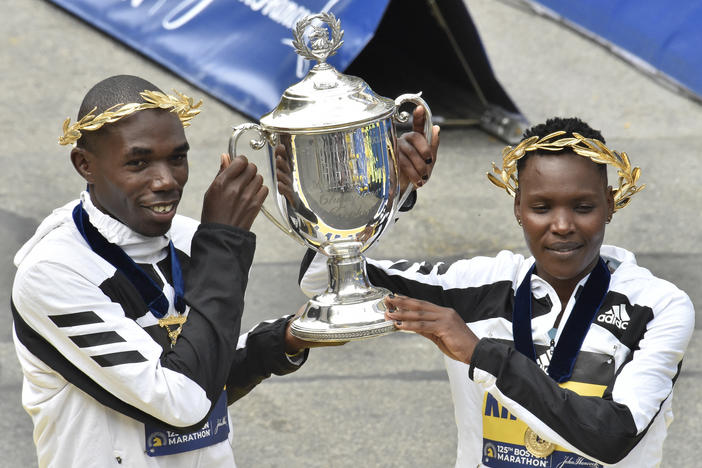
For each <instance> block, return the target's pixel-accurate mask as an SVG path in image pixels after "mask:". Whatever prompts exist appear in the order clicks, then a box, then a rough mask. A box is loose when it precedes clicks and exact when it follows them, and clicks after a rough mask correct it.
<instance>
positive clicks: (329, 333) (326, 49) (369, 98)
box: [229, 13, 432, 342]
mask: <svg viewBox="0 0 702 468" xmlns="http://www.w3.org/2000/svg"><path fill="white" fill-rule="evenodd" d="M325 24H326V26H328V28H329V30H327V28H326V27H325V26H324V25H325ZM308 30H309V32H308ZM329 33H330V34H329ZM330 35H331V37H330ZM293 36H294V40H293V46H294V47H295V50H296V51H297V53H298V54H299V55H301V56H302V57H304V58H306V59H309V60H317V61H318V63H317V64H316V65H315V66H314V67H313V68H312V69H311V70H310V71H309V73H308V74H307V76H306V77H305V78H304V79H302V81H300V82H298V83H296V84H294V85H292V86H290V87H289V88H288V89H287V90H285V92H284V93H283V96H282V98H281V100H280V103H279V104H278V106H277V107H276V108H275V109H274V110H273V111H271V112H269V113H268V114H266V115H264V116H263V117H261V121H260V125H259V124H252V123H247V124H242V125H239V126H237V127H235V128H234V131H233V133H232V135H231V137H230V139H229V153H230V154H231V155H236V154H237V150H236V145H237V141H238V139H239V137H240V136H241V135H242V134H243V133H244V132H246V131H249V130H254V131H256V132H257V133H258V138H255V139H253V140H251V141H250V142H249V144H250V146H251V148H253V149H261V148H263V147H264V146H266V144H267V146H268V153H269V156H270V165H271V172H272V174H273V185H272V187H275V188H276V190H275V195H274V198H275V199H274V203H275V204H276V206H277V208H278V210H279V212H280V215H281V216H282V219H283V220H282V221H279V220H278V219H277V218H276V217H275V216H273V215H272V214H271V213H270V211H269V210H267V209H265V208H263V209H262V211H263V213H264V214H265V215H266V217H267V218H268V219H269V220H271V221H272V222H273V223H274V224H275V225H276V226H277V227H278V228H280V229H281V230H282V231H283V232H285V233H286V234H288V235H289V236H290V237H292V238H293V239H295V240H296V241H298V242H300V243H301V244H303V245H305V246H307V247H309V248H311V249H314V250H316V251H318V252H321V253H323V254H324V255H326V256H328V257H329V258H328V260H327V265H328V272H329V283H328V288H327V290H326V291H325V292H324V293H322V294H319V295H317V296H315V297H314V298H313V299H311V300H310V301H309V302H308V303H307V306H306V308H305V311H304V313H303V315H302V316H300V317H298V318H297V319H295V320H294V322H293V323H292V325H291V332H292V334H293V335H295V336H297V337H298V338H301V339H304V340H308V341H327V342H334V341H337V342H341V341H349V340H357V339H362V338H368V337H371V336H379V335H384V334H387V333H390V332H392V331H395V330H396V328H395V326H394V325H393V323H392V322H390V321H386V320H385V318H384V312H385V303H384V302H383V299H384V298H385V297H386V296H387V295H388V294H389V293H390V291H388V290H387V289H385V288H378V287H375V286H372V285H371V284H370V282H369V281H368V276H367V274H366V268H365V259H364V257H363V252H364V251H365V250H366V249H367V248H368V247H370V246H371V245H372V244H373V242H374V241H375V240H376V239H378V237H379V236H380V235H381V234H382V233H383V231H384V230H385V229H386V228H387V226H388V224H389V223H391V222H392V221H393V219H394V215H395V213H396V212H397V210H398V209H399V207H400V206H401V203H402V202H403V201H404V198H405V197H406V196H407V195H408V194H409V191H410V190H411V186H410V187H409V188H408V190H407V191H406V192H405V194H403V196H401V194H400V181H399V172H398V161H397V154H396V143H397V141H396V133H395V121H398V122H406V121H407V120H408V119H409V114H408V113H407V112H400V106H401V105H403V104H404V103H414V104H416V105H418V106H422V107H423V108H424V111H425V115H426V125H425V128H424V134H425V135H426V137H427V139H428V140H429V142H430V143H431V134H432V121H431V111H430V110H429V107H428V106H427V104H426V103H425V102H424V100H423V99H421V97H420V95H419V94H403V95H402V96H400V97H398V98H397V99H395V100H394V101H393V100H391V99H387V98H384V97H381V96H378V95H377V94H375V93H374V92H373V90H371V89H370V87H369V86H368V85H367V84H366V83H365V82H364V81H363V80H361V79H360V78H357V77H354V76H348V75H344V74H341V73H339V72H338V71H337V70H336V69H335V68H334V67H332V66H331V65H329V64H328V63H326V59H327V57H329V56H331V55H333V54H334V53H336V51H337V50H338V49H339V47H340V46H341V45H342V44H343V41H342V40H341V39H342V37H343V31H342V30H341V27H340V22H339V21H338V20H337V19H336V18H335V17H334V15H332V14H330V13H320V14H317V15H311V16H308V17H305V18H304V19H302V20H301V21H299V22H298V23H297V24H296V26H295V29H294V31H293ZM308 41H309V46H308V45H307V43H308ZM389 72H393V73H395V72H397V73H400V71H399V70H395V71H389Z"/></svg>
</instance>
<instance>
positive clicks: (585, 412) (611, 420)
mask: <svg viewBox="0 0 702 468" xmlns="http://www.w3.org/2000/svg"><path fill="white" fill-rule="evenodd" d="M663 302H664V304H660V307H661V308H658V310H656V309H655V308H654V317H653V318H652V319H651V320H650V321H649V322H648V325H647V327H646V330H645V332H644V334H643V337H642V339H641V340H640V341H639V346H638V349H635V350H633V351H632V352H631V353H630V354H629V356H628V358H627V359H626V361H625V362H624V363H623V364H622V365H621V366H620V367H619V369H618V370H617V374H616V377H615V380H614V382H613V383H612V384H611V385H610V386H609V387H608V388H607V389H606V390H605V392H604V395H603V397H592V396H580V395H578V394H577V393H575V392H573V391H571V390H567V389H564V388H561V387H560V386H558V384H556V382H555V381H554V380H552V379H551V378H550V377H549V376H548V375H547V374H546V373H544V372H543V371H542V370H541V369H540V367H539V366H538V365H537V364H536V363H534V362H533V361H531V360H530V359H528V358H527V357H526V356H524V355H522V354H521V353H519V352H518V351H516V350H515V349H514V348H513V347H511V346H510V345H508V344H505V343H502V342H498V341H496V340H492V339H485V338H484V339H481V340H480V342H479V343H478V346H477V347H476V348H475V351H474V353H473V358H472V362H471V364H470V368H469V377H470V378H471V379H472V380H473V381H474V382H476V383H478V384H479V385H480V386H482V387H483V388H484V390H485V391H488V392H490V394H491V395H493V396H494V397H495V398H496V399H497V400H498V401H499V402H500V403H501V404H502V405H504V406H505V407H506V408H507V409H508V410H509V412H510V413H512V414H513V415H514V416H516V417H517V418H519V419H521V420H523V421H524V422H525V423H526V424H528V425H529V427H530V428H531V429H532V430H534V431H535V432H536V433H537V434H539V435H541V436H542V437H545V438H546V439H548V440H550V441H552V442H554V443H557V444H558V445H561V446H563V447H566V448H568V449H569V450H571V451H573V452H576V453H579V454H581V455H583V456H585V457H587V458H589V459H592V460H594V461H598V462H599V463H605V464H611V463H617V462H618V461H620V460H622V459H623V458H624V457H625V456H626V455H627V454H628V453H629V452H630V451H631V450H632V449H633V448H634V447H635V446H636V444H637V443H638V442H639V441H640V440H641V438H642V437H643V436H644V435H645V434H646V431H647V429H648V427H649V426H650V425H651V424H652V422H653V420H654V418H655V417H657V416H658V413H659V411H660V408H661V406H662V405H663V403H664V401H665V400H666V399H667V398H668V397H669V396H670V394H671V392H672V388H673V385H674V383H675V380H676V378H677V376H678V373H679V371H680V365H681V362H682V357H683V353H684V351H685V348H686V347H687V343H688V342H689V339H690V336H691V333H692V329H693V328H694V310H693V306H692V303H691V302H690V300H689V298H688V297H687V296H686V295H685V294H684V293H681V292H680V293H679V294H677V295H674V296H672V297H671V296H668V297H666V298H664V300H663Z"/></svg>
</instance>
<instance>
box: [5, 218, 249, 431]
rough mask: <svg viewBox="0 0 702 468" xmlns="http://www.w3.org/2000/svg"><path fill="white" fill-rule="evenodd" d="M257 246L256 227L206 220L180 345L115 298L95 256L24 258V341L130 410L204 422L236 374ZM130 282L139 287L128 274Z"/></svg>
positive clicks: (151, 417)
mask: <svg viewBox="0 0 702 468" xmlns="http://www.w3.org/2000/svg"><path fill="white" fill-rule="evenodd" d="M254 249H255V237H254V235H253V234H251V233H250V232H246V231H242V230H239V229H235V228H231V227H229V226H223V225H216V224H203V225H201V226H200V227H199V228H198V230H197V232H196V233H195V235H194V237H193V239H192V244H191V259H190V265H189V269H188V271H187V273H186V275H185V278H184V280H185V290H186V294H185V301H186V303H187V305H188V307H189V311H188V320H187V322H186V323H185V324H184V325H183V329H182V333H181V335H180V337H179V338H178V341H177V343H176V345H175V346H174V347H172V348H170V347H169V348H162V347H161V345H159V344H158V343H157V342H156V341H154V340H153V339H152V338H151V336H150V335H149V334H148V333H147V332H146V331H145V330H144V329H143V328H142V327H141V326H140V325H139V324H138V323H137V322H136V321H135V320H133V319H131V318H128V317H127V316H126V315H125V310H124V309H123V304H124V303H125V302H128V301H129V300H130V299H129V297H124V298H120V299H121V300H119V301H116V300H112V299H110V297H109V296H108V295H107V294H106V293H105V292H104V291H103V289H101V287H103V288H104V287H105V286H104V284H102V283H101V284H97V282H96V281H95V278H96V277H101V278H104V277H105V274H106V272H104V271H102V272H100V271H98V270H99V269H100V267H98V266H97V264H96V263H95V262H93V263H90V262H87V263H79V262H77V261H75V260H74V261H69V262H57V261H39V262H36V263H33V264H31V265H29V266H28V267H26V268H22V265H21V266H20V269H19V270H18V273H17V277H16V279H15V284H14V288H13V295H12V300H13V302H12V309H13V315H14V320H15V330H16V335H17V338H18V341H19V342H20V343H21V344H22V346H24V347H25V348H26V349H27V350H28V351H29V352H31V353H32V354H34V355H35V356H36V357H38V358H39V359H41V361H43V363H45V364H46V365H47V366H49V367H50V368H52V369H53V370H54V371H56V372H58V373H59V374H60V375H61V376H62V377H63V378H64V379H66V380H67V381H68V382H70V383H71V384H73V385H75V386H77V387H78V388H80V389H81V390H83V391H84V392H86V393H87V394H89V395H91V396H92V397H93V398H95V399H96V400H97V401H99V402H100V403H102V404H104V405H106V406H108V407H110V408H112V409H114V410H116V411H119V412H120V413H122V414H125V415H127V416H129V417H132V418H134V419H137V420H139V421H142V422H149V423H156V424H161V425H166V426H168V427H169V428H172V429H174V430H184V429H187V428H189V427H191V426H197V425H198V424H199V423H200V422H201V421H202V420H203V419H204V418H206V417H207V415H208V414H209V412H210V410H211V408H212V407H213V405H214V404H215V403H216V401H217V399H218V397H219V395H220V394H221V392H222V391H223V388H224V386H225V384H226V382H227V379H228V377H229V374H230V369H231V366H232V363H233V360H234V353H233V352H232V350H234V349H235V348H236V346H237V341H238V337H239V332H240V324H241V315H242V311H243V305H244V291H245V288H246V284H247V278H248V270H249V267H250V265H251V262H252V259H253V253H254ZM74 250H75V251H74V252H72V255H73V257H74V258H80V257H81V256H82V255H92V252H91V251H90V250H89V249H88V247H87V246H85V247H83V246H80V245H79V246H76V247H75V249H74ZM102 268H104V267H102ZM96 271H97V272H96ZM100 275H102V276H100ZM107 276H108V277H109V276H110V273H108V274H107ZM118 276H119V275H114V277H112V278H109V279H110V280H112V281H114V280H115V279H114V278H115V277H118ZM118 280H119V278H118ZM121 286H122V287H121V288H118V289H120V290H123V291H131V292H132V294H131V295H132V296H133V295H136V294H137V292H136V289H134V288H133V287H132V286H131V284H130V283H129V282H128V281H126V279H124V278H122V279H121ZM130 287H131V288H132V289H131V290H130V289H129V288H130ZM122 294H124V295H125V296H129V295H130V294H128V293H122ZM131 300H134V299H131ZM35 374H36V375H34V374H32V372H31V371H30V372H27V371H25V376H26V377H27V378H28V379H29V380H30V382H31V381H33V379H35V378H36V379H37V380H36V382H39V383H37V385H41V382H40V379H41V375H40V374H41V372H38V371H37V372H36V373H35Z"/></svg>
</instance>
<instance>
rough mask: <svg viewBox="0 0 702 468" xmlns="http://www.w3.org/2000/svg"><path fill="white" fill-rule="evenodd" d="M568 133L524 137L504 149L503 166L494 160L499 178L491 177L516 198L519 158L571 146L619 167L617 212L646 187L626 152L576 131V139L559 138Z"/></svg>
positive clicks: (615, 204)
mask: <svg viewBox="0 0 702 468" xmlns="http://www.w3.org/2000/svg"><path fill="white" fill-rule="evenodd" d="M564 133H566V132H565V131H563V130H561V131H558V132H553V133H551V134H548V135H546V136H545V137H543V138H541V139H539V137H538V136H532V137H529V138H526V139H524V140H522V141H521V142H520V143H519V144H518V145H517V146H515V147H514V148H512V147H511V146H507V147H505V149H503V150H502V169H500V168H498V167H497V166H496V165H495V163H494V162H493V163H492V170H493V172H494V173H495V174H497V175H498V176H499V178H498V177H496V176H494V175H493V174H491V173H489V172H488V173H487V176H488V179H490V182H492V183H493V184H495V185H496V186H498V187H500V188H502V189H505V190H506V191H507V193H508V194H510V195H511V196H513V197H514V196H515V194H516V192H517V188H518V187H519V181H518V180H517V176H516V172H517V161H518V160H519V159H521V158H522V157H524V155H525V154H526V153H527V152H528V151H559V150H562V149H563V148H566V147H569V148H571V149H572V150H573V152H574V153H576V154H579V155H580V156H584V157H586V158H590V160H592V161H593V162H595V163H597V164H611V165H612V166H614V167H615V168H616V170H617V176H618V177H619V181H618V183H619V186H618V187H617V188H616V189H615V190H614V211H617V210H620V209H622V208H624V207H625V206H627V205H628V204H629V202H630V201H631V197H632V196H634V195H635V194H637V193H638V192H640V191H641V190H643V188H644V187H645V186H646V185H645V184H644V185H639V186H637V185H636V182H637V181H638V180H639V176H640V175H641V169H640V168H638V167H633V168H632V167H631V163H630V162H629V157H628V156H627V155H626V153H624V152H621V153H618V152H616V151H612V150H610V149H609V148H607V147H606V146H605V144H604V143H602V142H601V141H600V140H597V139H594V138H585V137H584V136H582V135H580V134H578V133H575V132H573V138H561V139H558V140H555V138H556V137H559V136H561V135H563V134H564Z"/></svg>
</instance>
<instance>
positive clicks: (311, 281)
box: [299, 250, 515, 322]
mask: <svg viewBox="0 0 702 468" xmlns="http://www.w3.org/2000/svg"><path fill="white" fill-rule="evenodd" d="M514 257H515V255H514V254H512V253H511V252H508V251H503V252H500V254H498V256H497V257H496V258H489V257H474V258H472V259H469V260H457V261H455V262H451V263H445V262H438V263H434V264H432V263H430V262H426V261H419V262H411V261H407V260H398V261H390V260H376V259H371V258H367V259H366V272H367V274H368V279H369V280H370V282H371V283H372V284H374V285H375V286H381V287H384V288H387V289H389V290H390V291H392V292H393V293H395V294H401V295H404V296H409V297H413V298H415V299H421V300H424V301H429V302H432V303H434V304H436V305H440V306H444V307H453V308H454V309H455V310H456V312H458V314H459V315H460V316H461V317H462V318H463V319H464V320H465V321H466V322H468V321H474V320H479V319H481V317H478V316H477V315H476V314H475V309H476V307H475V306H476V304H485V303H488V302H489V303H494V305H492V306H490V307H488V308H487V309H486V308H485V307H483V309H486V310H488V311H489V313H495V308H496V307H503V302H504V301H502V300H501V298H502V297H504V295H505V294H511V290H512V287H513V278H512V276H511V275H512V271H513V267H512V264H513V263H514V261H515V260H514ZM505 265H507V266H508V267H506V266H505ZM327 276H328V273H327V266H326V257H325V256H324V255H322V254H319V253H315V252H314V251H312V250H308V251H307V253H306V254H305V256H304V258H303V260H302V263H301V265H300V275H299V282H300V289H302V292H303V293H305V294H306V295H307V296H313V295H315V294H319V293H321V292H323V291H324V290H325V289H326V287H327V282H328V278H327ZM496 298H497V299H496ZM485 313H488V312H485Z"/></svg>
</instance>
